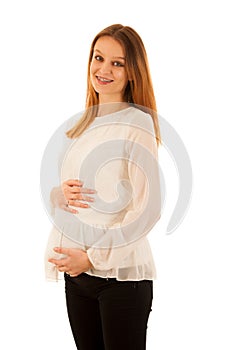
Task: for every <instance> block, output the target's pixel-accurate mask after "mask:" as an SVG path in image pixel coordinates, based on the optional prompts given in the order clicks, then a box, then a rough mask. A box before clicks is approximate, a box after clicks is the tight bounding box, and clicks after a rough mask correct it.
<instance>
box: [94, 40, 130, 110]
mask: <svg viewBox="0 0 233 350" xmlns="http://www.w3.org/2000/svg"><path fill="white" fill-rule="evenodd" d="M90 77H91V83H92V86H93V88H94V89H95V91H96V92H97V93H98V94H99V102H100V103H108V102H123V101H124V98H123V96H124V91H125V88H126V86H127V83H128V77H127V74H126V69H125V54H124V50H123V48H122V46H121V44H120V43H119V42H118V41H116V40H115V39H113V38H111V37H110V36H103V37H101V38H99V39H98V40H97V42H96V44H95V46H94V52H93V57H92V61H91V66H90Z"/></svg>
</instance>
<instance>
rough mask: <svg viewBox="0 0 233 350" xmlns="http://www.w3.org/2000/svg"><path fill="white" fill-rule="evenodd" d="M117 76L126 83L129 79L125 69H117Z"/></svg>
mask: <svg viewBox="0 0 233 350" xmlns="http://www.w3.org/2000/svg"><path fill="white" fill-rule="evenodd" d="M115 77H116V78H117V79H118V81H119V82H121V83H123V84H125V83H126V82H127V81H128V79H127V74H126V72H125V71H124V70H117V71H116V72H115Z"/></svg>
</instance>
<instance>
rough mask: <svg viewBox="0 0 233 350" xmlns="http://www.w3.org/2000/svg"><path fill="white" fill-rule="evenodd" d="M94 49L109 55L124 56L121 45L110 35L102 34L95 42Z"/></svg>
mask: <svg viewBox="0 0 233 350" xmlns="http://www.w3.org/2000/svg"><path fill="white" fill-rule="evenodd" d="M94 50H98V51H100V52H101V53H102V54H105V55H109V56H111V57H124V56H125V53H124V48H123V47H122V45H121V44H120V43H119V42H118V41H117V40H115V39H113V38H112V37H110V36H102V37H101V38H99V39H98V40H97V42H96V43H95V46H94Z"/></svg>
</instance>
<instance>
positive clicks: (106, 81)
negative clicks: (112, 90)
mask: <svg viewBox="0 0 233 350" xmlns="http://www.w3.org/2000/svg"><path fill="white" fill-rule="evenodd" d="M98 79H99V80H100V81H103V82H105V83H110V82H111V81H112V80H108V79H104V78H101V77H98Z"/></svg>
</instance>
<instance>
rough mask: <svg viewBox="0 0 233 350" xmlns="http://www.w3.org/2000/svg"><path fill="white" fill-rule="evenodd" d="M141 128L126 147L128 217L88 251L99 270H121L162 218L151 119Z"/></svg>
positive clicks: (134, 131)
mask: <svg viewBox="0 0 233 350" xmlns="http://www.w3.org/2000/svg"><path fill="white" fill-rule="evenodd" d="M141 124H142V125H143V127H136V126H132V128H130V132H129V135H128V139H127V140H126V143H125V148H126V154H127V170H128V181H129V184H130V186H131V189H132V191H131V192H130V191H129V192H130V193H131V194H132V196H131V199H130V201H129V204H128V206H127V208H126V211H125V213H124V216H123V217H122V216H119V217H120V219H119V221H118V222H115V223H114V224H112V225H111V226H110V227H108V228H107V229H106V232H105V234H104V235H103V236H102V237H101V238H100V239H99V240H98V241H96V242H95V244H93V245H92V247H90V248H89V249H88V250H87V254H88V257H89V259H90V261H91V263H92V265H93V266H94V268H95V269H96V270H109V269H112V268H116V267H119V266H121V264H122V263H124V259H125V258H127V257H128V256H129V254H132V253H133V251H134V250H135V249H136V247H137V246H138V245H139V244H140V241H141V239H143V238H144V236H145V235H146V234H148V233H149V232H150V231H151V229H152V228H153V226H154V225H155V224H156V222H157V221H158V220H159V218H160V211H161V198H160V181H159V167H158V152H157V144H156V138H155V134H154V127H153V120H152V118H151V116H149V115H146V114H144V116H143V120H142V123H141Z"/></svg>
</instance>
